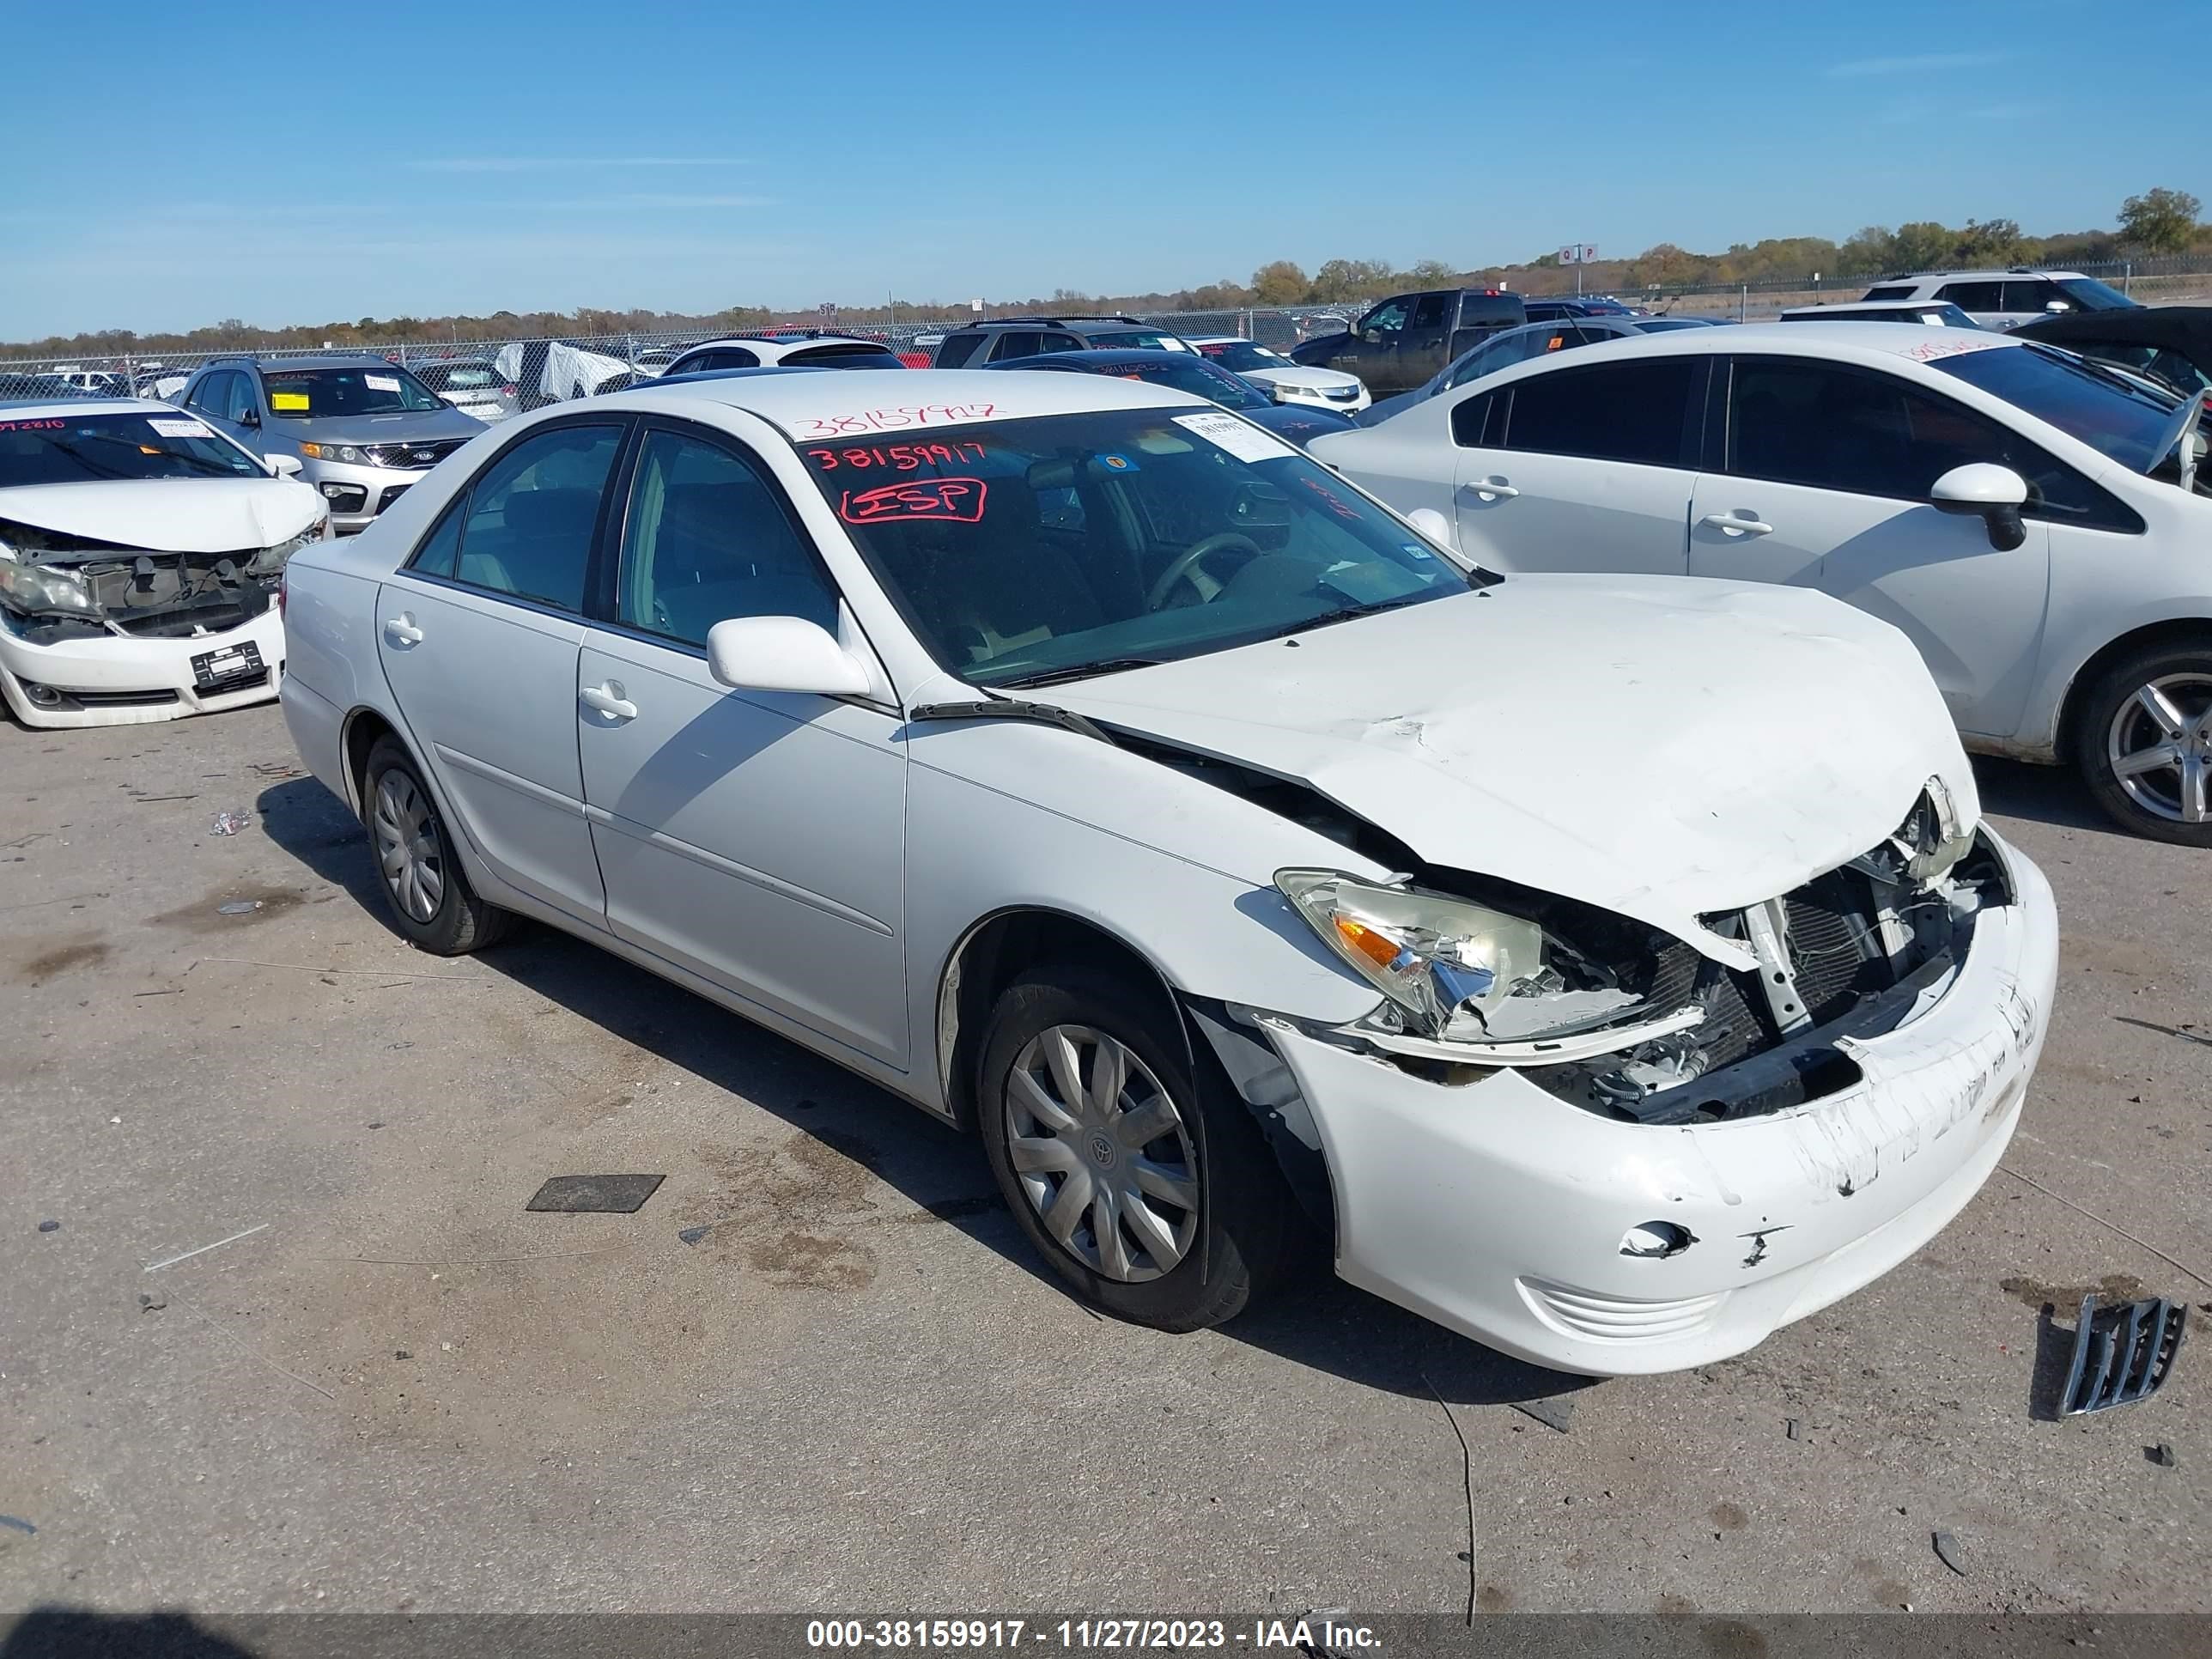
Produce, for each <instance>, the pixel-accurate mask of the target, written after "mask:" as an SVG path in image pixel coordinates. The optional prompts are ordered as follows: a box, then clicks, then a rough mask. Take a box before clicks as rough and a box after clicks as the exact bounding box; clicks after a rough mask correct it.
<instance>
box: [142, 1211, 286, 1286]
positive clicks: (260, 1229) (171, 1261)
mask: <svg viewBox="0 0 2212 1659" xmlns="http://www.w3.org/2000/svg"><path fill="white" fill-rule="evenodd" d="M267 1231H269V1224H268V1223H267V1222H265V1221H264V1222H260V1223H258V1224H257V1225H254V1226H251V1227H248V1228H247V1229H246V1231H244V1232H242V1233H233V1234H232V1235H231V1236H230V1237H228V1238H218V1239H217V1240H216V1242H215V1243H212V1244H203V1245H201V1246H200V1247H199V1248H198V1249H191V1250H185V1251H182V1252H180V1253H179V1254H178V1255H165V1256H163V1257H162V1258H161V1260H160V1261H149V1262H148V1263H147V1264H146V1271H147V1272H148V1273H159V1272H161V1269H162V1268H164V1267H175V1266H176V1265H177V1263H179V1261H191V1259H192V1258H193V1257H194V1256H196V1255H206V1254H207V1253H208V1252H209V1251H210V1250H219V1249H222V1247H223V1246H224V1245H226V1244H235V1243H238V1241H239V1240H240V1239H241V1238H251V1237H253V1235H254V1234H256V1233H265V1232H267Z"/></svg>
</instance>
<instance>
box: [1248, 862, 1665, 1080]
mask: <svg viewBox="0 0 2212 1659" xmlns="http://www.w3.org/2000/svg"><path fill="white" fill-rule="evenodd" d="M1275 885H1276V886H1277V887H1279V888H1280V889H1281V890H1282V891H1283V894H1284V896H1285V897H1286V898H1288V899H1289V900H1290V901H1291V903H1292V904H1293V905H1295V906H1296V907H1297V910H1298V914H1299V915H1303V916H1304V918H1305V919H1306V920H1307V921H1309V922H1310V923H1311V924H1312V925H1313V928H1314V931H1315V932H1316V933H1319V934H1320V935H1321V936H1322V939H1324V940H1325V941H1327V943H1328V945H1329V948H1330V949H1332V950H1334V951H1335V952H1336V953H1337V955H1338V956H1340V957H1343V958H1344V960H1345V961H1346V963H1349V964H1350V965H1351V966H1352V968H1353V969H1355V970H1356V971H1358V973H1359V975H1361V976H1362V977H1363V978H1364V979H1366V980H1367V981H1369V982H1370V984H1372V985H1373V986H1374V987H1376V989H1377V990H1379V991H1381V992H1382V993H1383V995H1384V996H1385V997H1387V998H1388V999H1389V1001H1388V1002H1387V1003H1385V1004H1384V1005H1383V1008H1382V1010H1380V1011H1379V1017H1378V1023H1380V1024H1383V1025H1384V1026H1386V1027H1387V1028H1388V1029H1389V1030H1402V1031H1407V1032H1409V1033H1411V1034H1412V1035H1414V1036H1422V1037H1426V1038H1429V1039H1431V1040H1432V1041H1435V1042H1472V1043H1482V1042H1527V1041H1533V1040H1538V1039H1541V1038H1545V1037H1549V1036H1561V1035H1565V1034H1566V1033H1569V1032H1572V1031H1579V1030H1585V1029H1587V1028H1589V1026H1591V1025H1593V1024H1603V1023H1605V1022H1606V1021H1607V1020H1609V1019H1612V1018H1615V1017H1617V1016H1618V1015H1620V1014H1621V1013H1623V1012H1626V1011H1627V1010H1629V1009H1631V1008H1632V1007H1634V1006H1636V1005H1637V1003H1638V1000H1639V999H1638V997H1636V996H1635V995H1634V994H1632V993H1630V992H1628V991H1625V990H1622V989H1620V988H1619V987H1617V986H1612V985H1607V984H1604V983H1592V984H1584V983H1582V982H1581V981H1585V980H1589V979H1590V978H1591V977H1592V976H1591V975H1590V974H1589V972H1588V971H1587V970H1588V969H1589V964H1588V963H1587V961H1586V959H1585V958H1584V957H1583V956H1582V954H1581V953H1580V952H1579V951H1576V950H1575V949H1574V948H1573V947H1572V946H1571V945H1565V944H1564V943H1562V942H1561V941H1559V939H1554V938H1553V937H1552V936H1551V935H1549V934H1547V933H1545V931H1544V930H1543V929H1542V928H1541V927H1538V926H1537V925H1536V924H1535V923H1534V922H1533V921H1524V920H1523V919H1522V918H1521V917H1519V916H1514V915H1506V914H1505V913H1504V911H1501V910H1492V909H1491V908H1488V907H1487V906H1485V905H1480V904H1473V903H1469V902H1468V901H1466V900H1464V899H1456V898H1449V897H1447V896H1444V895H1443V894H1441V893H1431V892H1424V891H1422V890H1419V889H1417V888H1414V887H1411V886H1378V885H1376V884H1374V883H1371V882H1364V881H1360V880H1358V879H1357V878H1353V877H1351V876H1347V875H1343V874H1340V873H1339V872H1336V871H1333V870H1279V871H1277V872H1275ZM1562 967H1565V968H1566V969H1568V970H1569V971H1570V972H1571V973H1573V974H1574V975H1575V978H1576V981H1577V983H1574V984H1571V983H1570V982H1569V980H1568V978H1567V977H1566V976H1565V975H1564V974H1563V973H1562V972H1561V971H1560V969H1561V968H1562ZM1597 977H1599V978H1603V977H1605V976H1603V975H1598V976H1597Z"/></svg>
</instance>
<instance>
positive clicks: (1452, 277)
mask: <svg viewBox="0 0 2212 1659" xmlns="http://www.w3.org/2000/svg"><path fill="white" fill-rule="evenodd" d="M2202 210H2203V204H2202V203H2200V202H2199V201H2198V200H2197V197H2194V196H2191V195H2190V194H2189V193H2188V192H2187V191H2179V190H2170V189H2166V188H2162V187H2161V188H2158V189H2153V190H2147V191H2143V192H2142V194H2140V195H2137V196H2130V197H2128V198H2127V199H2126V200H2125V201H2124V202H2123V203H2122V204H2120V209H2119V212H2118V216H2117V223H2116V224H2115V226H2114V227H2113V228H2112V229H2110V230H2081V231H2067V232H2062V233H2060V234H2056V235H2049V236H2029V235H2027V234H2025V233H2024V232H2022V231H2021V228H2020V226H2019V225H2018V224H2017V223H2015V222H2014V221H2012V220H2010V219H1986V220H1984V219H1969V220H1968V221H1967V222H1966V223H1965V224H1964V225H1962V226H1958V227H1955V228H1954V227H1952V226H1948V225H1942V224H1938V223H1936V222H1934V221H1933V220H1920V221H1916V222H1912V223H1909V224H1902V225H1899V226H1897V227H1896V228H1890V227H1888V226H1886V225H1869V226H1868V227H1867V228H1865V229H1863V230H1860V231H1857V232H1854V233H1853V234H1851V235H1850V236H1847V237H1845V238H1844V240H1842V241H1840V242H1837V241H1831V240H1828V239H1827V238H1826V237H1821V236H1782V237H1771V238H1769V239H1767V240H1765V241H1760V242H1752V243H1743V242H1739V243H1737V244H1736V245H1735V246H1733V247H1730V248H1729V249H1728V250H1727V251H1726V252H1722V253H1692V252H1689V251H1687V250H1686V249H1684V248H1680V247H1678V246H1675V245H1674V243H1672V242H1662V243H1660V244H1658V245H1657V246H1655V247H1650V248H1646V249H1645V250H1644V252H1641V253H1639V254H1638V255H1636V256H1635V257H1634V258H1627V259H1608V260H1600V261H1598V262H1596V263H1595V264H1589V265H1585V266H1583V267H1582V272H1581V275H1582V281H1583V285H1584V286H1585V287H1586V288H1588V289H1589V290H1590V291H1592V292H1595V293H1604V292H1607V291H1613V292H1620V293H1628V292H1636V293H1641V292H1644V291H1645V290H1647V289H1652V288H1687V287H1699V286H1706V285H1711V284H1729V285H1733V284H1735V283H1776V282H1785V281H1796V280H1803V281H1805V282H1806V283H1808V285H1809V283H1810V282H1811V280H1812V278H1813V277H1814V274H1815V273H1818V276H1819V277H1820V283H1822V284H1823V285H1826V284H1828V283H1853V282H1858V281H1863V280H1865V279H1866V278H1869V277H1872V276H1883V275H1886V274H1889V273H1892V272H1901V271H1908V270H1943V269H1947V268H1952V267H1958V266H1972V265H1990V264H2101V263H2105V262H2107V261H2112V260H2118V259H2127V258H2157V257H2160V256H2165V255H2171V254H2178V253H2199V252H2202V253H2212V225H2208V224H2205V223H2203V222H2202V221H2201V219H2200V217H2199V215H2200V213H2201V211H2202ZM1451 283H1464V284H1466V285H1468V286H1470V287H1477V288H1484V287H1494V288H1510V289H1515V290H1516V291H1518V292H1521V293H1524V294H1532V295H1534V294H1558V293H1563V292H1568V291H1571V290H1572V289H1573V288H1574V286H1575V271H1574V269H1573V268H1572V267H1571V266H1565V265H1562V264H1559V256H1558V255H1557V254H1555V253H1546V254H1543V255H1541V256H1539V257H1538V258H1534V259H1530V260H1528V261H1527V262H1526V263H1524V264H1507V265H1492V266H1490V267H1488V268H1486V269H1484V270H1458V269H1455V267H1453V266H1452V265H1450V264H1448V263H1446V262H1445V261H1443V260H1441V259H1423V260H1420V261H1419V262H1418V263H1417V264H1412V265H1409V266H1407V267H1405V268H1403V269H1400V268H1398V267H1395V266H1394V265H1392V264H1390V262H1389V260H1387V259H1330V260H1328V261H1326V262H1325V263H1323V264H1322V266H1321V267H1320V268H1319V269H1318V270H1316V271H1314V272H1313V274H1312V275H1311V276H1309V275H1307V273H1306V272H1305V270H1304V269H1303V268H1302V267H1301V266H1299V265H1297V264H1294V263H1293V262H1292V261H1291V260H1288V259H1276V260H1273V261H1271V262H1269V263H1268V264H1263V265H1261V267H1259V269H1258V270H1255V271H1254V272H1253V273H1252V275H1251V278H1250V280H1249V281H1247V282H1243V283H1239V282H1237V281H1236V280H1235V279H1233V278H1231V277H1224V278H1223V279H1222V280H1220V281H1219V282H1217V283H1203V284H1200V286H1198V287H1196V288H1186V289H1174V290H1172V291H1164V292H1156V293H1151V294H1124V295H1091V294H1085V293H1081V292H1079V291H1077V290H1075V289H1064V288H1063V289H1054V291H1053V293H1052V294H1051V295H1049V296H1045V297H1039V298H1033V299H1028V300H1011V299H1010V300H1001V301H994V303H993V304H992V305H991V307H989V309H990V311H991V312H992V313H994V314H1006V313H1015V312H1025V311H1035V312H1042V313H1063V314H1065V313H1073V312H1087V311H1106V312H1113V311H1132V312H1143V313H1163V312H1176V311H1233V310H1239V309H1242V308H1243V307H1247V306H1304V305H1328V306H1334V305H1350V304H1357V303H1359V302H1362V301H1370V300H1377V299H1381V298H1383V296H1385V295H1390V294H1396V293H1403V292H1405V291H1406V290H1407V289H1420V288H1435V287H1442V286H1446V285H1449V284H1451ZM964 311H965V306H964V305H951V304H946V303H945V302H943V301H910V300H895V301H891V302H890V304H888V305H884V306H863V307H843V308H842V309H839V310H837V312H836V322H837V323H838V324H839V325H843V326H846V327H865V326H867V325H873V324H883V323H887V322H896V321H905V322H912V321H915V320H916V319H927V318H945V317H949V316H957V315H959V314H961V313H963V312H964ZM820 317H821V313H820V312H799V313H793V312H785V313H775V312H772V311H769V310H768V309H766V308H765V307H759V306H731V307H727V308H726V309H724V310H721V311H717V312H712V313H676V312H662V311H605V310H598V309H592V308H589V307H586V308H580V309H579V310H576V311H574V312H559V311H531V312H514V311H496V312H494V313H492V314H491V315H490V316H489V317H473V316H453V317H392V318H386V319H378V318H374V317H362V318H360V319H357V320H356V321H353V322H331V323H320V324H313V325H301V326H296V327H289V328H264V327H260V326H258V325H253V324H249V323H245V322H241V321H240V320H239V319H236V318H231V319H226V320H224V321H222V322H220V323H216V324H214V325H211V326H210V327H206V328H198V329H194V330H191V331H190V332H187V333H175V334H146V335H141V334H136V333H133V332H131V331H130V330H128V329H106V330H100V331H96V332H91V333H83V334H76V335H70V336H68V337H59V336H57V337H52V338H48V339H45V340H33V341H27V342H24V343H20V344H14V345H0V356H8V357H48V358H52V357H69V356H86V357H120V356H125V355H126V354H129V355H135V356H141V357H146V356H160V355H161V354H162V353H163V352H174V353H178V354H184V353H194V352H197V353H204V352H210V351H228V350H239V349H246V348H251V347H259V348H281V347H300V346H305V347H318V346H331V347H344V348H358V347H370V348H375V347H380V346H384V345H387V344H391V343H398V342H400V341H405V342H408V343H417V342H426V341H428V342H435V341H437V340H441V339H443V340H452V341H456V342H468V341H476V340H521V339H547V338H552V339H559V338H585V337H606V336H621V335H646V336H651V335H667V334H678V335H695V336H700V337H704V336H706V335H709V334H713V333H715V332H721V331H738V330H744V329H757V328H765V327H768V326H769V325H771V324H774V323H777V322H794V321H795V322H800V323H812V322H816V321H818V320H819V319H820Z"/></svg>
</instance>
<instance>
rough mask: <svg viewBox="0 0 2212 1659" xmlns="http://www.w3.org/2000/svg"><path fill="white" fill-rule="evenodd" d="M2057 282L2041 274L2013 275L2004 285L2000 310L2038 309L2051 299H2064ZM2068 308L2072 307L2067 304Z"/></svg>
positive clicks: (2047, 303)
mask: <svg viewBox="0 0 2212 1659" xmlns="http://www.w3.org/2000/svg"><path fill="white" fill-rule="evenodd" d="M2065 298H2066V296H2065V295H2063V294H2061V293H2060V292H2059V291H2058V284H2057V283H2054V282H2051V280H2050V279H2049V278H2047V277H2043V276H2015V277H2014V278H2012V279H2010V280H2009V281H2008V282H2007V283H2005V285H2004V304H2002V306H2000V307H1997V308H1998V309H1999V310H2000V311H2040V310H2042V309H2043V308H2044V307H2045V306H2047V305H2049V304H2050V303H2051V301H2053V300H2064V299H2065ZM2067 308H2068V309H2069V310H2071V309H2073V307H2071V306H2070V305H2069V307H2067Z"/></svg>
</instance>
